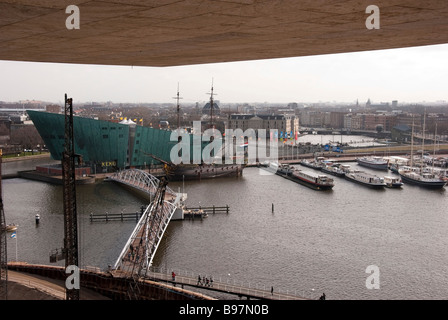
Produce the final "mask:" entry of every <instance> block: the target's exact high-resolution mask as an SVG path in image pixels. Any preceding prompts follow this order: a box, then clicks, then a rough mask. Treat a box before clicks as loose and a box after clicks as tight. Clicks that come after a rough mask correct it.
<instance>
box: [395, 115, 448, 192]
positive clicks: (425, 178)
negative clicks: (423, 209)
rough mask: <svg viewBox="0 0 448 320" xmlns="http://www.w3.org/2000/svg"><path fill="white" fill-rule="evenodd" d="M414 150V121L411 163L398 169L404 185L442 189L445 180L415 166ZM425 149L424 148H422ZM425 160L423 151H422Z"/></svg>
mask: <svg viewBox="0 0 448 320" xmlns="http://www.w3.org/2000/svg"><path fill="white" fill-rule="evenodd" d="M425 117H426V113H425V115H424V118H423V145H424V143H425ZM413 149H414V121H412V133H411V163H410V166H403V167H400V169H398V174H399V175H400V177H401V179H402V180H403V182H404V183H410V184H414V185H418V186H420V187H424V188H427V189H442V188H443V187H444V186H445V185H446V183H447V180H445V179H444V178H443V177H442V176H440V175H439V174H435V173H434V172H426V171H425V170H424V169H423V167H422V165H421V166H420V167H414V166H413V156H414V154H413ZM422 149H423V148H422ZM422 158H423V151H422Z"/></svg>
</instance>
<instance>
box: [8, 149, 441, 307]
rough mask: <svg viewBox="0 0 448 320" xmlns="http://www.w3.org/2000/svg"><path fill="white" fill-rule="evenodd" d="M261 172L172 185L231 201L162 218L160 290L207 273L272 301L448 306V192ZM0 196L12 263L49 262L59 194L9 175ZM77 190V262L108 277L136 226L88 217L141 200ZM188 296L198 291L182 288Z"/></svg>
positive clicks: (107, 187) (193, 195) (55, 243)
mask: <svg viewBox="0 0 448 320" xmlns="http://www.w3.org/2000/svg"><path fill="white" fill-rule="evenodd" d="M386 150H387V149H386ZM405 152H406V151H405ZM385 153H386V155H387V152H386V151H385ZM376 154H378V153H376ZM347 155H348V153H345V152H344V153H343V154H341V155H340V156H341V157H339V158H336V157H335V158H334V159H340V158H342V157H345V156H347ZM349 163H350V162H349ZM3 165H6V166H7V165H8V164H5V163H4V164H3ZM356 166H357V164H356V163H354V164H353V167H356ZM19 169H21V168H19ZM366 170H367V169H366ZM259 171H260V169H258V168H251V167H248V168H246V169H244V173H243V175H242V176H241V177H237V178H236V177H233V178H222V179H211V180H202V181H185V184H183V182H182V181H178V182H172V183H170V184H169V185H170V188H172V189H173V190H185V193H187V194H188V198H187V199H186V203H185V205H186V206H187V207H188V208H198V207H199V206H201V207H210V206H212V205H214V204H215V205H223V204H228V205H229V207H230V208H231V210H229V213H228V214H216V215H209V217H208V218H207V219H202V220H200V219H196V220H190V219H185V220H179V221H171V222H170V224H169V225H168V227H167V230H166V232H165V234H164V236H163V239H162V241H161V242H160V246H159V248H158V250H157V253H156V254H155V256H154V261H153V268H154V269H152V270H154V271H155V272H156V273H162V274H164V278H163V279H162V280H163V281H162V282H165V284H166V285H169V286H170V287H171V286H174V283H170V282H169V281H171V280H170V279H171V272H172V271H174V272H175V274H176V280H178V281H180V279H181V278H179V277H186V278H188V279H189V280H188V281H190V282H192V283H193V284H194V283H195V282H196V283H197V276H198V275H199V274H200V275H213V279H214V286H215V285H216V283H218V282H220V281H218V280H219V279H221V282H222V283H223V284H224V285H226V284H227V285H230V284H233V283H245V284H244V285H241V287H245V288H254V287H255V288H257V289H258V288H263V289H264V290H265V291H267V293H268V294H270V288H271V287H273V288H274V294H275V293H276V292H280V291H281V292H285V293H286V292H288V293H289V294H290V293H292V292H297V294H298V296H299V297H306V298H310V299H318V298H319V296H320V295H321V294H322V293H324V292H325V294H326V296H327V299H342V300H345V299H361V300H377V299H448V287H447V285H446V281H444V280H445V278H444V275H445V274H446V273H447V272H448V271H447V269H446V266H447V265H448V257H447V255H446V254H445V252H446V250H445V248H446V246H447V245H448V238H447V236H446V229H447V228H448V225H447V220H446V206H447V205H448V195H447V192H446V190H445V189H442V190H425V189H422V188H419V187H417V186H412V185H405V186H403V188H400V189H396V190H392V189H388V190H387V191H386V190H372V189H369V188H362V187H360V186H358V185H357V184H353V183H350V182H348V181H346V180H344V179H340V178H337V177H336V178H335V187H334V188H333V189H332V190H331V191H329V192H325V193H320V192H315V191H314V190H310V189H309V188H306V187H304V186H301V185H298V184H296V183H293V182H291V181H289V180H286V179H283V178H281V177H278V176H276V175H261V174H260V172H259ZM3 192H4V204H5V215H6V222H7V223H16V224H18V225H19V228H18V232H17V239H18V241H17V242H16V241H15V239H13V238H8V240H7V245H8V261H9V262H10V263H12V262H14V261H16V260H17V261H26V262H28V263H29V264H32V265H49V262H48V261H49V257H48V254H49V251H50V250H51V249H53V248H58V247H60V246H61V244H62V239H63V228H62V210H61V207H62V205H61V202H62V189H61V186H60V185H55V184H50V183H42V182H40V181H33V180H28V179H21V178H15V179H7V180H4V181H3ZM77 193H78V197H77V199H78V217H79V230H80V238H79V243H80V264H81V265H80V266H81V267H82V268H83V269H86V268H88V267H89V266H95V268H98V269H99V270H101V271H102V272H107V270H109V266H110V265H113V263H114V262H115V261H116V259H117V257H118V256H119V254H120V251H121V250H122V248H123V246H124V245H125V243H126V241H127V239H128V238H129V235H130V234H131V232H132V230H133V229H134V227H135V224H136V222H135V220H129V221H108V222H95V223H92V222H91V221H90V214H91V213H92V212H94V213H101V212H103V213H104V212H115V213H119V212H121V211H123V212H136V211H139V210H140V208H141V206H145V207H146V206H147V204H148V203H147V201H146V200H142V199H141V198H140V197H138V196H136V195H135V193H132V192H128V191H127V190H126V189H123V188H122V187H121V186H120V185H118V184H115V183H110V182H105V181H104V180H97V181H96V183H94V184H89V185H80V186H79V187H78V188H77ZM24 194H26V197H24V196H23V195H24ZM273 204H274V207H275V209H274V210H272V208H273ZM423 213H424V214H423ZM36 214H39V215H40V217H41V220H40V223H39V224H38V225H36V224H35V221H34V217H35V215H36ZM16 246H17V247H16ZM16 248H17V251H16ZM428 261H431V264H430V265H428ZM51 265H53V264H51ZM371 265H375V266H378V268H379V270H380V271H381V273H380V281H381V282H380V284H381V285H380V289H379V290H371V289H368V288H367V287H366V279H367V277H368V276H369V274H367V273H366V268H367V267H368V266H371ZM54 266H59V267H60V266H61V264H60V263H56V264H55V265H54ZM162 270H163V271H162ZM167 281H168V283H167ZM185 281H187V279H185ZM249 283H250V285H249ZM403 287H406V288H407V290H406V292H405V293H404V292H403V290H402V288H403ZM176 288H178V289H181V284H180V283H177V284H176ZM184 289H185V290H186V289H189V290H191V291H196V290H197V291H199V290H202V289H201V288H199V287H197V288H196V287H189V286H187V284H184ZM200 292H203V291H200ZM206 292H207V293H206ZM206 292H204V293H203V294H204V295H207V296H209V297H212V298H214V299H232V298H231V297H230V296H229V295H226V294H225V293H222V292H217V291H211V290H208V291H206ZM265 293H266V292H265ZM233 297H238V296H235V295H233Z"/></svg>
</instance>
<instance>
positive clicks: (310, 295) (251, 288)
mask: <svg viewBox="0 0 448 320" xmlns="http://www.w3.org/2000/svg"><path fill="white" fill-rule="evenodd" d="M173 271H174V273H175V279H174V280H173V277H172V272H173ZM198 276H199V274H197V273H194V272H188V271H180V270H175V269H174V270H173V269H169V268H168V269H164V268H155V267H151V268H150V269H149V272H148V273H147V277H148V278H150V279H151V280H156V281H163V282H165V283H167V284H171V285H172V286H181V287H184V286H190V287H194V288H198V289H204V290H210V291H216V292H221V293H225V294H230V295H237V296H240V297H242V296H244V297H248V298H253V299H268V300H316V299H318V296H317V294H314V290H313V289H311V290H309V292H307V290H298V289H295V290H288V289H281V288H277V287H274V290H273V291H272V292H271V286H266V285H265V284H263V285H260V284H258V283H256V282H254V281H253V282H251V281H241V280H238V279H232V278H230V277H229V276H214V277H212V279H213V281H212V282H210V277H209V281H208V284H207V283H203V281H201V282H199V281H198ZM201 277H202V276H201Z"/></svg>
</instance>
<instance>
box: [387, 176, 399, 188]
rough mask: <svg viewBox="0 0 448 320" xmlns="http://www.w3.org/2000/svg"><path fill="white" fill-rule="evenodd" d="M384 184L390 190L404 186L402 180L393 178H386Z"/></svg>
mask: <svg viewBox="0 0 448 320" xmlns="http://www.w3.org/2000/svg"><path fill="white" fill-rule="evenodd" d="M384 183H385V184H386V187H388V188H400V187H401V186H402V185H403V182H402V181H401V178H399V177H392V176H384Z"/></svg>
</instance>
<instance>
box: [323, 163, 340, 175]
mask: <svg viewBox="0 0 448 320" xmlns="http://www.w3.org/2000/svg"><path fill="white" fill-rule="evenodd" d="M321 170H322V172H325V173H328V174H331V175H333V176H337V177H344V176H345V171H344V170H343V169H342V168H341V166H340V164H339V163H334V164H332V163H327V164H326V165H325V166H323V167H322V169H321Z"/></svg>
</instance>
